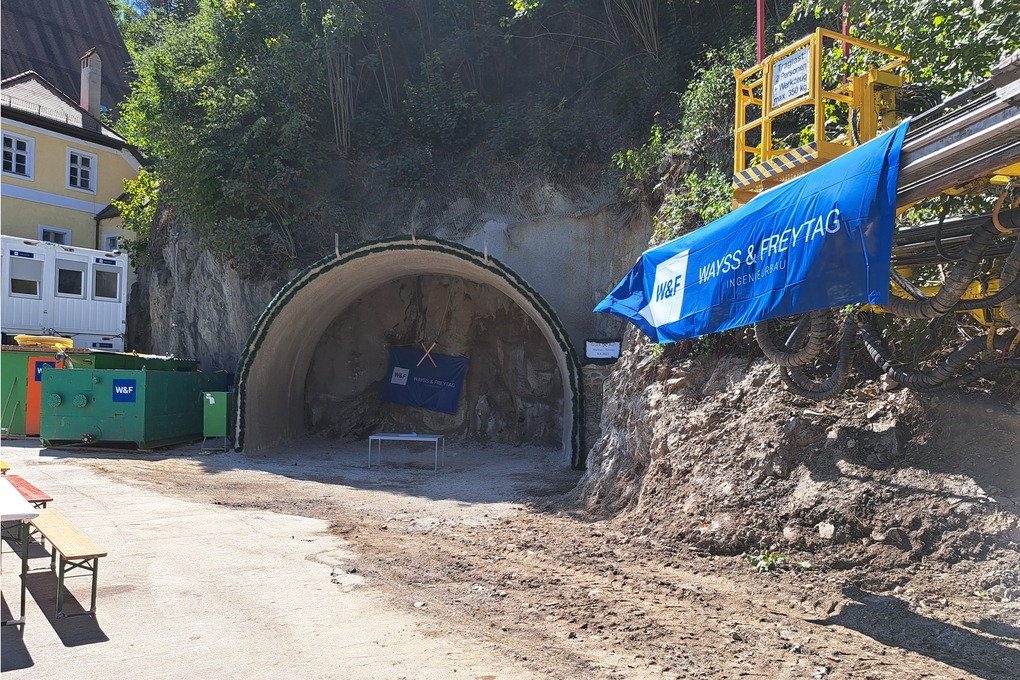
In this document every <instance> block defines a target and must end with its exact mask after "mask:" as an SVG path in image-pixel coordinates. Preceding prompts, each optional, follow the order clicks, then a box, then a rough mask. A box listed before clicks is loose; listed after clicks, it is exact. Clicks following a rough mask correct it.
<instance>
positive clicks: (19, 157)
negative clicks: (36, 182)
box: [4, 132, 35, 179]
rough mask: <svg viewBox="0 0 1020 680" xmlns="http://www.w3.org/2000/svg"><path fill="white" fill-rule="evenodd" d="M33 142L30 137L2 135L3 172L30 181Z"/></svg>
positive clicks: (6, 133)
mask: <svg viewBox="0 0 1020 680" xmlns="http://www.w3.org/2000/svg"><path fill="white" fill-rule="evenodd" d="M34 146H35V142H34V141H33V140H32V138H31V137H22V136H20V135H12V134H10V133H8V132H5V133H4V172H5V173H7V174H8V175H17V176H18V177H24V178H26V179H32V150H33V147H34Z"/></svg>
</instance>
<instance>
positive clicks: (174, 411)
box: [39, 368, 231, 449]
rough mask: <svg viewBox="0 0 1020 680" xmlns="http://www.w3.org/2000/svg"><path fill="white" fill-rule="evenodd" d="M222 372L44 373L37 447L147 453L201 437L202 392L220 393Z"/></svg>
mask: <svg viewBox="0 0 1020 680" xmlns="http://www.w3.org/2000/svg"><path fill="white" fill-rule="evenodd" d="M230 382H231V376H230V375H229V374H228V373H199V372H197V371H165V370H140V371H129V370H117V369H104V370H98V369H97V370H88V369H80V368H76V369H71V370H63V371H44V372H43V381H42V414H41V418H40V431H39V438H40V439H42V441H43V444H44V445H46V446H49V445H51V444H59V443H67V442H84V443H89V444H91V443H128V444H134V445H136V446H137V447H138V448H140V449H152V448H157V447H160V446H169V445H171V444H179V443H182V442H190V441H196V440H198V439H201V438H202V431H203V417H202V415H203V414H202V405H201V397H202V393H203V392H208V391H215V390H224V389H226V388H227V387H228V386H229V385H230Z"/></svg>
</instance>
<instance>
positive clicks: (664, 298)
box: [639, 250, 691, 328]
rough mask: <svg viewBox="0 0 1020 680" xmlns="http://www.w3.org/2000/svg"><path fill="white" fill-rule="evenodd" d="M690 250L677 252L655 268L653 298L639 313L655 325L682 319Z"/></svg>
mask: <svg viewBox="0 0 1020 680" xmlns="http://www.w3.org/2000/svg"><path fill="white" fill-rule="evenodd" d="M690 252H691V251H690V250H685V251H683V252H680V253H677V254H676V255H674V256H673V257H671V258H669V259H668V260H666V261H664V262H661V263H659V266H657V267H656V268H655V281H654V282H653V283H652V299H651V300H650V301H649V303H648V306H647V307H645V308H644V309H642V310H641V311H640V312H639V314H641V316H643V317H644V318H645V319H646V320H647V321H648V323H650V324H652V325H653V326H655V327H657V328H658V327H659V326H664V325H666V324H669V323H673V322H674V321H677V320H679V319H680V313H681V311H682V309H683V306H684V287H685V286H686V285H687V256H688V255H689V254H690Z"/></svg>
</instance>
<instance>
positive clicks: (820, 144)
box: [733, 28, 909, 207]
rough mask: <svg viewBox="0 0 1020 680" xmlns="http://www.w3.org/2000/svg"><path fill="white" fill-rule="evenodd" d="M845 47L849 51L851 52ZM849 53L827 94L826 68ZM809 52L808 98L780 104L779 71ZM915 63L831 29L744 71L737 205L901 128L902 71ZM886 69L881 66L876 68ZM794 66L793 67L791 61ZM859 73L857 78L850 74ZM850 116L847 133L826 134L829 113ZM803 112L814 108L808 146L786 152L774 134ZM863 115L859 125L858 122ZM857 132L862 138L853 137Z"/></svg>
mask: <svg viewBox="0 0 1020 680" xmlns="http://www.w3.org/2000/svg"><path fill="white" fill-rule="evenodd" d="M844 46H845V47H844ZM840 47H843V50H844V52H845V53H847V54H848V56H849V57H850V60H849V62H848V64H854V63H861V64H862V66H851V65H847V66H846V67H845V68H844V73H843V77H842V78H840V82H839V83H837V84H834V85H831V86H829V87H828V89H827V87H826V83H825V82H824V77H825V72H824V69H823V62H824V60H825V58H826V56H836V55H838V54H839V52H838V50H839V49H840ZM800 50H807V55H806V62H807V78H806V88H807V92H804V93H800V94H796V95H794V96H792V97H790V98H788V99H785V100H783V101H780V102H777V103H776V104H775V105H774V104H773V87H774V84H775V82H776V80H775V78H776V66H777V64H779V63H780V62H781V61H782V60H784V59H786V58H788V57H793V58H794V59H797V57H795V56H793V55H795V54H796V53H798V52H799V51H800ZM908 59H909V57H908V56H907V55H905V54H903V53H902V52H899V51H897V50H891V49H888V48H885V47H882V46H881V45H878V44H875V43H872V42H868V41H866V40H860V39H858V38H853V37H850V36H846V35H843V34H841V33H836V32H834V31H830V30H827V29H824V28H819V29H817V30H816V31H815V32H814V33H813V34H812V35H809V36H806V37H804V38H801V39H800V40H798V41H797V42H795V43H793V44H791V45H789V46H788V47H785V48H783V49H782V50H780V51H779V52H777V53H776V54H773V55H771V56H769V57H767V58H766V59H765V60H763V61H762V62H761V63H760V64H758V65H757V66H755V67H754V68H751V69H748V70H747V71H742V70H739V69H738V70H737V71H735V72H734V76H735V78H736V81H737V88H736V90H737V100H736V126H735V130H734V132H735V134H734V153H733V204H734V206H735V207H736V206H740V205H743V204H744V203H747V202H748V201H750V200H751V199H752V198H754V197H755V196H756V195H758V194H759V193H761V192H762V191H764V190H766V189H768V188H769V187H772V186H775V185H777V184H780V183H782V182H786V181H788V180H790V179H793V178H794V177H797V176H799V175H802V174H804V173H805V172H807V171H808V170H811V169H812V168H814V167H816V166H818V165H821V164H823V163H825V162H827V161H830V160H832V159H833V158H836V157H837V156H840V155H842V154H844V153H846V152H847V151H849V150H850V149H852V148H853V147H854V146H856V145H857V144H860V143H864V142H866V141H868V140H870V139H873V138H874V137H876V136H877V135H878V133H879V131H880V130H884V129H888V128H891V127H892V126H893V125H894V124H895V120H894V114H893V111H894V109H895V91H896V88H899V87H901V86H902V85H903V84H904V80H903V77H902V76H900V75H899V74H898V73H897V70H898V69H899V68H900V67H901V66H903V64H905V63H906V62H907V60H908ZM879 60H882V63H880V64H878V65H876V62H878V61H879ZM786 63H787V64H788V63H789V62H786ZM852 70H857V71H860V73H859V74H856V75H854V74H853V73H852V72H851V71H852ZM833 104H835V105H837V106H838V105H843V106H845V107H846V109H847V121H846V126H845V128H843V129H842V130H838V131H833V130H830V131H827V130H826V127H825V124H826V121H827V119H828V117H829V116H828V113H829V112H827V110H826V109H827V107H829V106H832V105H833ZM804 107H812V108H813V122H812V124H811V125H810V127H809V128H805V129H804V131H803V133H802V136H807V137H809V138H811V139H812V141H810V142H809V143H807V144H802V145H801V146H798V147H795V148H787V147H786V146H785V145H783V144H782V143H781V142H778V141H777V140H776V139H775V137H774V135H773V129H774V124H775V122H776V121H777V120H778V119H779V118H780V117H781V116H789V115H790V114H791V113H793V112H794V111H796V110H798V109H802V108H804ZM855 115H859V119H858V120H857V121H856V122H855V121H853V120H852V119H853V117H854V116H855ZM854 131H856V133H857V134H856V135H854V134H853V132H854Z"/></svg>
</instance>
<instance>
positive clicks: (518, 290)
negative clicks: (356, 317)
mask: <svg viewBox="0 0 1020 680" xmlns="http://www.w3.org/2000/svg"><path fill="white" fill-rule="evenodd" d="M422 275H448V276H456V277H460V278H463V279H466V280H468V281H474V282H476V283H479V284H483V285H488V286H491V287H493V288H494V289H496V290H498V291H500V292H502V293H503V294H504V295H506V296H507V297H508V298H509V299H510V300H512V301H513V302H514V303H515V304H516V305H518V306H519V307H520V308H521V310H522V311H523V312H524V313H525V314H526V315H527V316H528V317H529V318H531V319H532V321H533V322H534V323H535V324H536V326H537V327H538V328H539V330H540V331H541V333H542V335H543V337H545V339H546V341H547V342H548V343H549V347H550V349H551V350H552V353H553V355H554V357H555V358H556V362H557V366H558V368H559V372H560V378H561V380H562V382H563V390H562V391H563V418H562V421H563V435H562V447H563V450H564V452H565V453H566V455H568V456H569V460H570V462H571V463H572V464H573V465H574V466H575V467H581V466H582V465H583V458H582V455H583V450H582V442H581V434H582V427H581V423H580V419H581V414H582V413H583V409H582V404H581V399H582V398H583V397H582V390H581V385H580V379H581V378H580V364H579V362H578V360H577V356H576V354H575V353H574V350H573V347H572V345H571V343H570V340H569V338H568V337H567V335H566V331H565V330H564V329H563V327H562V325H561V324H560V323H559V321H558V320H557V318H556V315H555V313H554V312H553V311H552V309H551V308H550V307H549V305H548V304H547V303H546V302H545V301H544V300H543V299H542V298H541V296H540V295H539V294H538V293H537V292H535V291H534V290H533V289H532V288H531V287H530V286H528V284H527V283H526V282H524V281H523V279H521V278H520V277H519V276H517V275H516V274H515V273H514V272H513V271H512V270H510V269H509V268H507V267H505V266H504V265H503V264H501V263H500V262H498V261H497V260H495V259H493V258H488V257H485V256H484V255H482V254H481V253H478V252H477V251H474V250H472V249H469V248H466V247H464V246H461V245H459V244H455V243H449V242H445V241H438V240H432V239H417V240H412V239H408V238H402V237H401V238H396V239H389V240H384V241H375V242H372V243H367V244H362V245H360V246H357V247H355V248H353V249H351V250H348V251H345V252H342V253H338V254H337V255H336V256H330V257H327V258H324V259H322V260H320V261H319V262H317V263H315V264H313V265H311V266H310V267H308V268H307V269H305V270H304V271H302V272H301V273H300V274H298V275H297V276H296V277H294V278H293V279H292V280H291V281H290V282H289V283H288V284H286V285H285V286H284V287H283V289H281V291H280V292H279V293H278V294H277V295H276V297H274V298H273V300H272V301H271V302H270V303H269V305H268V306H267V307H266V310H265V311H264V312H263V314H262V316H261V317H260V318H259V320H258V321H257V322H256V324H255V328H254V329H253V331H252V333H251V335H250V337H249V339H248V343H247V346H246V348H245V351H244V353H243V354H242V356H241V360H240V362H239V366H238V371H237V380H236V392H237V400H236V405H237V411H236V414H235V415H236V421H235V443H236V446H237V448H238V449H239V450H241V449H248V450H258V449H262V448H266V447H269V446H272V445H273V444H276V443H278V442H280V441H282V440H284V439H286V438H288V437H293V436H297V435H299V434H303V433H304V431H305V420H304V392H305V387H306V379H307V374H308V369H309V366H310V364H311V361H312V358H313V356H314V351H315V347H316V344H317V343H318V341H319V339H320V338H321V337H322V336H323V334H324V333H325V331H326V329H327V328H328V327H329V325H330V324H331V323H332V321H333V320H334V319H335V318H336V317H337V315H338V314H340V313H342V312H343V311H344V310H345V309H346V308H347V307H349V306H350V305H351V304H352V303H353V302H354V301H355V300H357V299H358V298H359V297H361V296H363V295H365V294H368V293H370V292H371V291H373V290H375V289H377V288H379V287H380V286H382V285H384V284H385V283H387V282H389V281H392V280H394V279H398V278H402V277H407V276H422Z"/></svg>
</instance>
